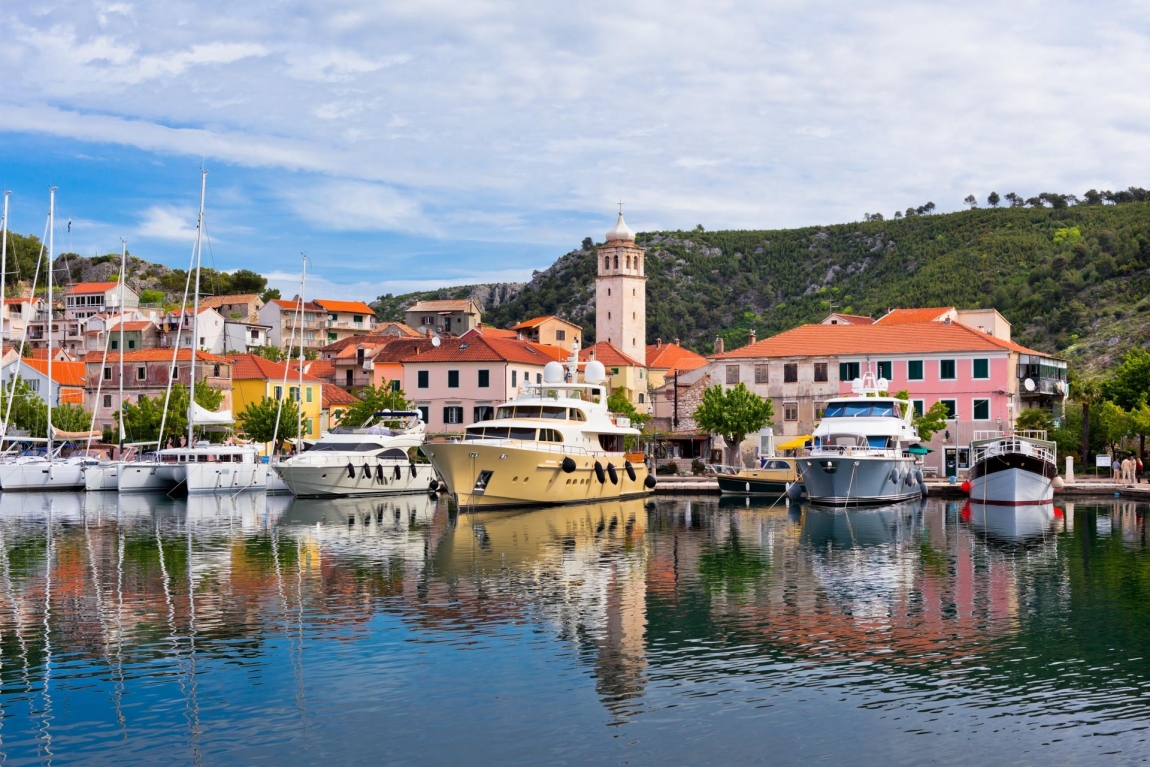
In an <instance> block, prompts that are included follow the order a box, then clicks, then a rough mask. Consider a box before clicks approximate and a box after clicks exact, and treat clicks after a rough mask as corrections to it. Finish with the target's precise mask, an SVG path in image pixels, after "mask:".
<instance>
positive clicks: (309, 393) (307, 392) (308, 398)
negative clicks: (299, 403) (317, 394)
mask: <svg viewBox="0 0 1150 767" xmlns="http://www.w3.org/2000/svg"><path fill="white" fill-rule="evenodd" d="M304 392H306V396H307V401H308V402H311V387H310V386H308V387H307V388H305V389H304ZM308 431H311V429H308Z"/></svg>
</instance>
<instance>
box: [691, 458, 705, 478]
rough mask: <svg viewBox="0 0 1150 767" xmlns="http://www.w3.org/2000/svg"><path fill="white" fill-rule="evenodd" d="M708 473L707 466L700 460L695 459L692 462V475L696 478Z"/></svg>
mask: <svg viewBox="0 0 1150 767" xmlns="http://www.w3.org/2000/svg"><path fill="white" fill-rule="evenodd" d="M706 471H707V465H706V464H705V463H703V462H702V461H700V460H699V459H698V458H695V459H693V460H692V461H691V473H692V474H694V475H695V476H696V477H698V476H700V475H702V474H703V473H705V472H706Z"/></svg>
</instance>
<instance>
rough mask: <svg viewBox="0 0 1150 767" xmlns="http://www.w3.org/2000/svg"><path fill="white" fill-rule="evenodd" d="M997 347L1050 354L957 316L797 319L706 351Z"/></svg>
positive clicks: (850, 352)
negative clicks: (909, 320)
mask: <svg viewBox="0 0 1150 767" xmlns="http://www.w3.org/2000/svg"><path fill="white" fill-rule="evenodd" d="M1003 350H1009V351H1016V352H1021V353H1023V354H1039V355H1042V356H1050V355H1048V354H1046V353H1045V352H1038V351H1033V350H1031V349H1027V348H1026V347H1024V346H1020V345H1018V344H1016V343H1014V342H1012V341H1003V340H1001V339H999V338H995V337H994V336H991V335H988V334H986V333H982V332H980V331H977V330H975V329H973V328H969V327H967V326H966V325H962V324H960V323H957V322H953V323H950V324H947V323H943V322H920V323H918V324H901V323H900V324H896V325H879V324H875V325H800V326H799V327H797V328H793V329H791V330H788V331H786V332H784V333H779V334H778V335H776V336H771V337H770V338H764V339H763V340H762V341H759V342H757V343H753V344H750V345H749V346H744V347H742V348H741V349H732V350H731V351H728V352H722V353H720V354H715V355H712V356H711V358H710V359H716V360H718V359H744V358H758V357H812V356H857V355H860V354H934V353H939V352H982V351H1003Z"/></svg>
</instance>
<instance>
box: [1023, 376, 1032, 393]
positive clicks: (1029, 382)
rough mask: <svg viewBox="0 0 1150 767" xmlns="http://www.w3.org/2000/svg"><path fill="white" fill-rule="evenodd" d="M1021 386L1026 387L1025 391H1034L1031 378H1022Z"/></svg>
mask: <svg viewBox="0 0 1150 767" xmlns="http://www.w3.org/2000/svg"><path fill="white" fill-rule="evenodd" d="M1022 387H1023V388H1024V389H1026V390H1027V391H1034V379H1033V378H1027V379H1026V380H1024V381H1023V382H1022Z"/></svg>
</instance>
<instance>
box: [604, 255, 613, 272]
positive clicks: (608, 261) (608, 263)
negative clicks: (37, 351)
mask: <svg viewBox="0 0 1150 767" xmlns="http://www.w3.org/2000/svg"><path fill="white" fill-rule="evenodd" d="M603 268H604V269H610V268H611V257H610V256H603Z"/></svg>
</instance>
